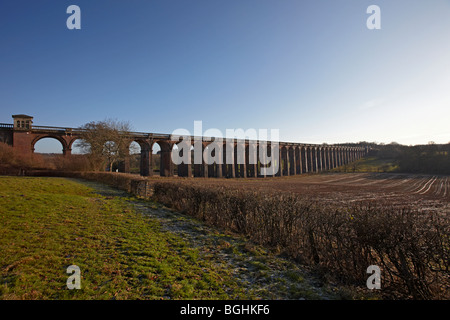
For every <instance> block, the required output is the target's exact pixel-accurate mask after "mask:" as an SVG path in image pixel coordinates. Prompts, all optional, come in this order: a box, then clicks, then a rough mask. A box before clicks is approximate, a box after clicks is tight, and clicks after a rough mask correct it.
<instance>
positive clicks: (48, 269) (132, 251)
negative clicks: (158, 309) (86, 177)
mask: <svg viewBox="0 0 450 320" xmlns="http://www.w3.org/2000/svg"><path fill="white" fill-rule="evenodd" d="M129 200H130V201H131V200H133V199H132V198H130V199H129ZM130 201H128V200H127V199H126V198H123V197H108V196H102V195H100V194H98V193H95V192H94V190H93V189H92V188H90V187H89V186H88V185H85V184H82V183H80V182H77V181H75V180H70V179H63V178H28V177H0V219H1V223H0V299H224V298H226V299H230V298H240V299H246V298H247V296H246V295H245V293H244V292H243V290H242V289H241V288H240V287H239V285H238V284H237V283H236V281H235V280H234V278H232V277H231V275H230V272H231V271H230V270H228V269H226V268H225V267H221V266H218V265H217V264H212V263H210V262H208V261H207V260H204V259H200V258H199V251H198V249H195V248H192V247H189V246H188V245H187V244H186V242H185V241H184V240H183V239H182V238H181V237H179V236H177V235H176V234H175V233H170V232H167V231H163V230H162V229H161V227H160V225H159V224H158V223H157V222H156V221H155V220H152V219H150V218H149V217H148V216H146V215H143V214H141V213H138V212H136V211H135V210H134V209H133V208H134V207H133V206H132V205H131V203H130ZM70 265H77V266H79V267H80V270H81V290H76V289H73V290H69V289H68V288H67V285H66V281H67V279H68V277H69V276H70V274H67V273H66V271H67V267H68V266H70Z"/></svg>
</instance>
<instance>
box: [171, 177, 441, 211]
mask: <svg viewBox="0 0 450 320" xmlns="http://www.w3.org/2000/svg"><path fill="white" fill-rule="evenodd" d="M449 178H450V177H449V176H437V175H419V174H402V173H324V174H309V175H300V176H289V177H274V178H249V179H240V178H237V179H216V178H209V179H204V178H183V180H185V183H193V184H202V185H221V186H226V187H233V188H244V189H247V190H261V191H265V192H293V193H298V194H302V195H305V196H307V197H311V198H320V200H321V201H325V202H333V203H340V202H342V203H344V202H345V203H349V202H355V201H368V200H372V201H384V202H389V203H391V204H394V205H401V206H404V205H412V206H415V207H419V208H423V209H427V210H443V211H446V212H450V205H449V204H450V179H449ZM164 179H167V178H164ZM174 179H175V178H174ZM177 180H178V181H179V179H177Z"/></svg>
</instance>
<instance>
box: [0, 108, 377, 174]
mask: <svg viewBox="0 0 450 320" xmlns="http://www.w3.org/2000/svg"><path fill="white" fill-rule="evenodd" d="M13 119H14V124H5V123H0V141H2V142H5V143H7V144H9V145H11V146H13V148H14V149H16V150H18V151H19V152H20V153H21V154H31V153H33V152H34V146H35V144H36V142H38V141H39V140H41V139H43V138H54V139H56V140H58V141H59V142H60V143H61V145H62V151H63V155H64V156H70V155H71V154H72V146H73V143H74V142H75V141H76V140H77V139H80V137H81V135H82V131H81V130H80V129H76V128H62V127H49V126H35V125H32V117H30V116H26V115H14V116H13ZM128 137H129V141H130V144H131V143H132V142H133V141H135V142H137V143H138V144H139V145H140V147H141V160H140V161H141V162H140V174H141V175H142V176H151V175H153V166H152V156H153V155H152V150H153V146H154V144H155V143H158V145H159V146H160V148H161V152H160V155H161V161H160V175H161V176H166V177H167V176H173V175H174V169H175V166H176V165H175V164H174V163H173V162H172V157H171V153H172V150H173V147H174V146H175V145H176V144H178V143H180V140H179V139H178V140H175V139H173V137H172V135H169V134H157V133H142V132H131V133H129V134H128ZM191 141H194V137H192V139H191ZM212 142H214V141H212ZM210 143H211V142H209V141H208V142H206V141H201V144H202V148H203V150H204V149H205V148H207V147H208V144H210ZM259 143H260V141H256V145H259ZM266 143H267V145H268V146H269V148H267V156H270V144H271V142H270V141H268V142H266ZM243 145H245V157H244V161H236V155H237V152H236V149H237V148H238V146H237V141H236V140H235V141H234V143H233V144H232V145H231V144H229V143H227V142H225V141H224V148H223V150H226V148H233V151H234V152H233V154H234V158H235V161H233V163H231V164H230V163H228V162H229V161H225V152H223V157H224V161H223V164H217V163H213V164H206V163H205V162H204V161H203V163H202V164H179V165H178V168H177V169H178V170H177V171H178V176H182V177H227V178H237V177H244V178H245V177H262V176H263V175H262V174H261V165H260V163H250V162H254V161H249V158H250V157H249V148H250V143H249V141H248V140H245V142H244V143H243ZM253 145H254V144H253ZM278 145H279V153H278V155H279V159H275V161H277V160H278V161H279V162H278V164H280V166H279V170H278V172H277V174H276V176H291V175H299V174H305V173H318V172H321V171H326V170H331V169H333V168H336V167H339V166H342V165H345V164H348V163H351V162H353V161H356V160H358V159H360V158H362V157H363V156H365V155H366V154H367V152H368V149H367V148H366V147H361V146H357V147H355V146H344V145H317V144H303V143H290V142H279V143H278ZM230 150H231V149H230ZM122 171H124V172H129V161H127V160H125V162H124V166H123V170H122Z"/></svg>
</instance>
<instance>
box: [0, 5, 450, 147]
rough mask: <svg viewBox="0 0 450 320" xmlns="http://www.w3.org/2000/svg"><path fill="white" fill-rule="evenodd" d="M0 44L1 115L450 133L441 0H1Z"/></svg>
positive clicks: (136, 124)
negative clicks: (75, 16)
mask: <svg viewBox="0 0 450 320" xmlns="http://www.w3.org/2000/svg"><path fill="white" fill-rule="evenodd" d="M71 4H75V5H78V6H79V7H80V8H81V30H68V29H67V27H66V20H67V18H68V17H69V14H67V13H66V9H67V7H68V6H69V5H71ZM372 4H375V5H378V6H379V7H380V8H381V30H369V29H368V28H367V27H366V20H367V18H368V17H369V16H370V15H369V14H367V13H366V9H367V7H368V6H369V5H372ZM0 45H1V47H0V122H6V123H11V122H12V119H11V115H12V114H17V113H25V114H29V115H32V116H34V123H35V124H38V125H55V126H68V127H78V126H80V125H82V124H84V123H86V122H89V121H92V120H103V119H105V118H116V119H120V120H125V121H129V122H130V123H131V125H132V127H133V129H134V130H135V131H145V132H161V133H171V132H172V131H173V130H175V129H177V128H185V129H188V130H190V131H191V132H193V126H194V121H195V120H201V121H203V128H204V129H208V128H218V129H219V130H222V131H223V132H224V133H225V129H234V128H243V129H249V128H255V129H260V128H261V129H279V130H280V139H281V140H284V141H295V142H305V143H323V142H327V143H345V142H358V141H375V142H384V143H390V142H392V141H396V142H399V143H402V144H422V143H427V142H428V141H435V142H437V143H447V142H450V125H449V124H450V121H449V120H450V1H449V0H432V1H416V0H395V1H393V0H370V1H365V0H328V1H325V0H308V1H300V0H227V1H225V0H222V1H218V0H202V1H198V0H183V1H179V0H168V1H166V0H164V1H163V0H158V1H156V0H148V1H144V0H141V1H138V0H127V1H124V0H121V1H114V0H107V1H106V0H105V1H103V0H89V1H87V0H86V1H84V0H71V1H62V0H52V1H50V0H48V1H46V0H40V1H22V0H14V1H13V0H2V1H1V2H0Z"/></svg>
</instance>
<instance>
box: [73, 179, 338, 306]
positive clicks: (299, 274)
mask: <svg viewBox="0 0 450 320" xmlns="http://www.w3.org/2000/svg"><path fill="white" fill-rule="evenodd" d="M77 181H79V182H81V183H83V184H85V185H87V186H89V187H91V188H93V189H94V190H96V192H97V193H99V194H101V195H103V196H105V197H125V198H128V201H129V202H130V203H131V204H132V205H133V206H134V208H135V210H136V212H138V213H141V214H145V215H149V216H151V217H152V218H153V219H155V220H157V221H158V222H159V223H160V225H161V227H162V228H163V230H166V231H167V232H172V233H175V234H176V235H178V236H181V237H182V238H183V239H184V240H185V241H186V242H187V243H188V244H189V245H191V246H192V247H194V248H197V249H198V250H199V252H200V258H201V259H208V260H209V261H212V262H213V263H217V264H220V265H222V266H226V267H227V269H229V270H231V271H232V274H233V275H234V276H235V277H236V278H237V279H238V280H239V281H240V282H241V283H242V286H243V288H246V290H248V292H249V293H251V294H252V296H254V297H255V299H306V300H310V299H314V300H324V299H325V300H330V299H340V298H341V296H339V295H338V294H337V293H336V292H337V290H335V289H330V287H324V286H322V285H321V283H320V281H319V280H318V279H317V278H316V277H315V276H314V275H313V274H312V273H311V272H309V271H307V269H306V268H304V267H301V266H300V265H298V264H297V263H295V262H293V261H292V260H290V259H288V258H284V257H281V256H279V255H275V254H273V253H271V252H269V251H268V250H266V249H264V248H262V247H260V246H257V245H253V244H251V243H249V242H248V241H246V240H245V239H244V238H242V237H239V236H237V235H230V234H224V233H222V232H220V230H217V229H214V228H211V227H208V226H206V225H204V224H203V223H201V222H200V221H198V220H196V219H194V218H192V217H189V216H186V215H183V214H180V213H178V212H175V211H173V210H171V209H167V208H164V207H163V206H161V205H158V204H156V203H153V202H150V201H144V200H136V199H135V198H130V195H129V194H127V193H126V192H123V191H120V190H117V189H113V188H111V187H108V186H106V185H102V184H99V183H94V182H87V181H82V180H77Z"/></svg>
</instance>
